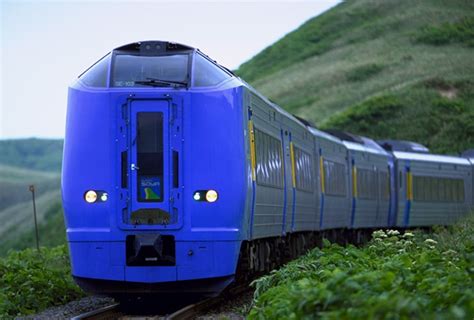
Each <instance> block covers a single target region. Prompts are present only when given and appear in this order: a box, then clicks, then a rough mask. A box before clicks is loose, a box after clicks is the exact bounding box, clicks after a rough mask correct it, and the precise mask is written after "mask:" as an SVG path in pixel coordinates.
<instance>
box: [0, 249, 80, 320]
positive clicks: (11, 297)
mask: <svg viewBox="0 0 474 320" xmlns="http://www.w3.org/2000/svg"><path fill="white" fill-rule="evenodd" d="M82 296H84V293H83V292H82V290H81V289H80V288H79V287H78V286H77V285H76V284H75V283H74V281H73V279H72V277H71V270H70V265H69V254H68V250H67V247H66V246H65V245H62V246H58V247H55V248H41V252H37V251H36V250H33V249H26V250H23V251H15V252H10V253H9V254H8V256H7V257H6V258H3V259H0V318H1V319H5V318H13V317H16V316H22V315H29V314H34V313H37V312H38V311H41V310H44V309H46V308H48V307H52V306H57V305H62V304H65V303H67V302H69V301H72V300H76V299H78V298H80V297H82Z"/></svg>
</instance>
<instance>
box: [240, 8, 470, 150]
mask: <svg viewBox="0 0 474 320" xmlns="http://www.w3.org/2000/svg"><path fill="white" fill-rule="evenodd" d="M473 56H474V2H470V1H464V0H453V1H441V0H423V1H421V0H418V1H408V0H400V1H373V0H359V1H345V2H343V3H341V4H339V5H338V6H336V7H334V8H332V9H331V10H329V11H327V12H326V13H324V14H323V15H320V16H318V17H315V18H313V19H311V20H309V21H307V22H306V23H304V24H303V25H302V26H301V27H300V28H298V29H297V30H295V31H293V32H291V33H289V34H288V35H286V36H285V37H284V38H282V39H281V40H280V41H278V42H277V43H275V44H274V45H272V46H270V47H268V48H266V49H265V50H263V51H262V52H261V53H259V54H258V55H257V56H255V57H254V58H252V59H251V60H250V61H248V62H246V63H244V64H243V65H242V66H240V67H239V69H238V70H237V71H236V72H237V74H238V75H240V76H241V77H242V78H243V79H245V80H247V81H249V82H250V83H251V84H252V85H254V86H255V87H256V88H257V89H258V90H259V91H260V92H262V93H263V94H264V95H266V96H268V97H269V98H270V99H272V100H273V101H275V102H276V103H278V104H280V105H281V106H282V107H284V108H285V109H287V110H288V111H290V112H292V113H294V114H297V115H299V116H302V117H305V118H307V119H308V120H311V121H313V122H315V123H316V124H317V125H319V126H322V127H325V128H329V127H334V126H335V127H338V128H342V129H346V130H352V131H353V132H355V133H360V134H366V135H372V136H374V137H377V138H403V139H411V140H417V141H419V142H421V143H424V144H427V145H428V146H429V147H431V148H432V149H433V150H435V151H440V152H459V151H461V150H463V149H465V148H468V147H474V141H473V140H472V139H473V138H472V137H473V136H474V131H473V130H474V129H473V127H472V123H473V121H472V117H473V115H472V109H474V105H473V99H472V96H473V85H472V79H473V76H474V63H473V62H472V61H473ZM387 104H388V105H389V107H387ZM368 105H370V107H367V106H368ZM354 108H355V109H354ZM367 109H370V110H367ZM347 110H352V111H347ZM367 111H369V113H368V114H366V112H367ZM354 113H355V114H357V116H356V117H355V116H354ZM440 116H441V118H439V117H440ZM374 123H376V126H375V127H373V124H374ZM413 125H415V126H416V127H417V128H414V129H413V130H411V129H410V130H406V129H407V127H408V126H413ZM453 139H464V140H462V141H456V143H450V141H451V142H452V140H453Z"/></svg>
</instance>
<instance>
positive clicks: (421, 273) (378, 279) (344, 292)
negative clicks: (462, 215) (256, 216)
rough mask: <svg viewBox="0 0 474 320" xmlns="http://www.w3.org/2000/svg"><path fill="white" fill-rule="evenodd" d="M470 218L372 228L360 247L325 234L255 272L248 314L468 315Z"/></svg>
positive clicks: (471, 308) (473, 239)
mask: <svg viewBox="0 0 474 320" xmlns="http://www.w3.org/2000/svg"><path fill="white" fill-rule="evenodd" d="M473 231H474V219H473V217H472V216H471V217H470V218H469V219H468V220H466V221H463V222H462V223H459V224H458V225H456V226H454V227H452V228H448V229H444V228H439V229H438V230H437V232H435V233H433V234H426V233H422V232H420V231H416V232H406V233H404V234H400V233H399V232H398V231H396V230H387V231H382V230H380V231H377V232H374V234H373V239H372V240H371V242H369V244H368V245H367V246H365V247H363V248H356V247H354V246H347V247H341V246H339V245H336V244H330V243H329V242H328V241H325V244H324V248H323V249H314V250H312V251H311V252H309V253H308V254H307V255H306V256H304V257H302V258H301V259H298V260H296V261H293V262H291V263H289V264H288V265H286V266H285V267H283V268H282V269H281V270H278V271H274V272H272V273H271V274H270V275H268V276H265V277H263V278H260V279H259V280H257V281H256V282H255V283H254V285H255V286H256V292H255V299H254V303H255V305H254V307H253V308H252V310H251V312H250V314H249V318H250V319H267V318H270V319H277V318H278V319H303V318H323V319H341V318H342V319H353V318H355V319H367V318H369V319H373V318H376V319H377V318H392V319H410V318H424V319H434V318H438V319H440V318H445V319H448V318H451V319H472V317H473V316H474V267H473V266H474V232H473Z"/></svg>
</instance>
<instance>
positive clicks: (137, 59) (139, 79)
mask: <svg viewBox="0 0 474 320" xmlns="http://www.w3.org/2000/svg"><path fill="white" fill-rule="evenodd" d="M188 59H189V55H188V54H174V55H163V56H136V55H127V54H120V55H117V56H115V61H114V69H113V73H112V86H113V87H144V86H149V85H150V84H151V85H153V86H161V85H163V86H167V85H170V84H176V83H177V84H185V83H186V81H187V77H188ZM167 83H168V84H167Z"/></svg>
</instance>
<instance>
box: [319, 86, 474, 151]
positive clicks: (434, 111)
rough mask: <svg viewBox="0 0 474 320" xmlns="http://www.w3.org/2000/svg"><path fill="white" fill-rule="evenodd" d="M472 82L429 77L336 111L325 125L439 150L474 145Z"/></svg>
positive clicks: (452, 149) (466, 147)
mask: <svg viewBox="0 0 474 320" xmlns="http://www.w3.org/2000/svg"><path fill="white" fill-rule="evenodd" d="M473 106H474V82H473V81H472V80H463V81H446V80H443V79H440V78H435V79H429V80H426V81H423V82H421V83H417V84H414V85H412V86H409V87H406V88H402V89H400V90H398V91H394V92H390V93H386V94H383V95H379V96H375V97H372V98H369V99H367V100H365V101H364V102H362V103H360V104H357V105H355V106H353V107H351V108H348V109H347V110H345V111H343V112H341V113H339V114H336V115H334V116H333V117H331V118H330V119H329V120H328V121H327V122H326V123H324V125H323V127H324V128H337V129H342V130H346V131H350V132H353V133H356V134H360V135H365V136H369V137H372V138H375V139H386V138H392V139H400V140H411V141H418V142H421V143H424V144H425V145H426V146H427V147H429V148H430V149H431V151H432V152H436V153H454V154H457V153H460V152H462V151H464V150H466V149H468V148H472V147H473V146H474V107H473Z"/></svg>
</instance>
